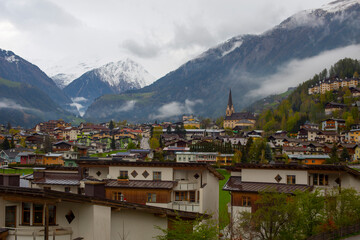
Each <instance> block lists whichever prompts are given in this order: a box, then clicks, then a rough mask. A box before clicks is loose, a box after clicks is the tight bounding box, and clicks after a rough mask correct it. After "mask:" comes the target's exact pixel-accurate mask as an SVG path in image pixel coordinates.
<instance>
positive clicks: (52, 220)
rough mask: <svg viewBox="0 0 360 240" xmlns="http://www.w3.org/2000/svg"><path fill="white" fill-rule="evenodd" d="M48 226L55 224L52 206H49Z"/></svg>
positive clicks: (54, 213) (54, 211)
mask: <svg viewBox="0 0 360 240" xmlns="http://www.w3.org/2000/svg"><path fill="white" fill-rule="evenodd" d="M48 208H49V225H55V224H56V207H55V206H54V205H49V206H48Z"/></svg>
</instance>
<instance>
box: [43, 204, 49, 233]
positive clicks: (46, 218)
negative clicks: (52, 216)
mask: <svg viewBox="0 0 360 240" xmlns="http://www.w3.org/2000/svg"><path fill="white" fill-rule="evenodd" d="M44 230H45V232H44V240H49V206H48V204H47V203H46V202H45V229H44Z"/></svg>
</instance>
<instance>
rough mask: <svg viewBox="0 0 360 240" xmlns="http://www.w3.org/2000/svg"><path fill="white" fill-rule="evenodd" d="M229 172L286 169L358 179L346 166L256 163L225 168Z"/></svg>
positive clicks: (357, 172) (358, 174)
mask: <svg viewBox="0 0 360 240" xmlns="http://www.w3.org/2000/svg"><path fill="white" fill-rule="evenodd" d="M226 169H227V170H229V171H234V172H241V169H287V170H306V171H309V170H324V171H337V172H338V171H343V172H347V173H349V174H352V175H353V176H355V177H360V172H359V171H356V170H354V169H352V168H350V167H348V166H346V165H332V164H321V165H305V164H285V163H279V164H260V163H259V164H257V163H255V164H254V163H238V164H236V165H235V166H233V167H227V168H226Z"/></svg>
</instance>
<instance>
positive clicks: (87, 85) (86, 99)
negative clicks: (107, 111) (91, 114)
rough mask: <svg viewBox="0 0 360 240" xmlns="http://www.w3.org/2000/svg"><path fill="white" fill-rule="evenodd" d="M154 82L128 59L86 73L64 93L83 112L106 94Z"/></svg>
mask: <svg viewBox="0 0 360 240" xmlns="http://www.w3.org/2000/svg"><path fill="white" fill-rule="evenodd" d="M154 80H155V78H154V77H153V76H152V75H151V74H150V73H148V72H147V71H146V70H145V69H144V68H143V67H142V66H141V65H139V64H138V63H136V62H134V61H132V60H130V59H126V60H124V61H118V62H111V63H108V64H106V65H104V66H102V67H99V68H96V69H93V70H91V71H88V72H86V73H84V74H83V75H81V76H80V77H79V78H77V79H75V80H74V81H72V82H71V83H70V84H69V85H68V86H66V87H65V88H64V91H65V93H66V94H67V95H68V96H70V97H71V98H72V99H73V101H74V103H76V104H77V107H78V108H80V109H79V110H80V111H82V112H83V111H84V110H86V108H87V106H89V105H90V104H91V103H92V102H93V100H94V99H96V98H98V97H100V96H102V95H104V94H112V93H121V92H124V91H127V90H132V89H139V88H142V87H145V86H147V85H149V84H151V83H152V82H153V81H154ZM80 100H81V102H80Z"/></svg>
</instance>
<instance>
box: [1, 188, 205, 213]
mask: <svg viewBox="0 0 360 240" xmlns="http://www.w3.org/2000/svg"><path fill="white" fill-rule="evenodd" d="M0 195H14V196H19V197H20V198H19V199H21V198H24V197H29V198H40V199H42V200H44V201H53V202H76V203H84V204H93V205H100V206H107V207H111V208H115V209H122V208H125V209H132V210H139V211H144V212H149V213H154V214H165V215H166V216H172V217H173V216H180V217H184V218H190V219H195V218H197V217H199V216H205V217H208V216H207V215H205V214H201V213H193V212H185V211H178V210H172V209H168V208H161V207H154V206H149V205H144V204H137V203H129V202H124V201H116V200H109V199H106V198H99V197H93V196H86V195H81V194H74V193H65V192H59V191H53V190H44V189H35V188H23V187H9V186H0ZM35 200H36V199H34V201H35Z"/></svg>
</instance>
